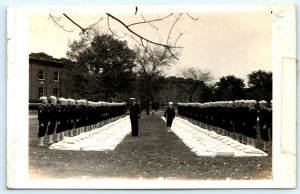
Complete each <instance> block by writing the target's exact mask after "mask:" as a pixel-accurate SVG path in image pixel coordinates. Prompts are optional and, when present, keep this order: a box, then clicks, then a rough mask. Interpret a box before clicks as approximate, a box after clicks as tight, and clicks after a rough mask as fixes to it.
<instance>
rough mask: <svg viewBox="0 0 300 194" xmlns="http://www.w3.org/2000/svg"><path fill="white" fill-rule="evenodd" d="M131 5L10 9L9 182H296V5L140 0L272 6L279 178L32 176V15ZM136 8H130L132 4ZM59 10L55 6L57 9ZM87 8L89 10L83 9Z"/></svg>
mask: <svg viewBox="0 0 300 194" xmlns="http://www.w3.org/2000/svg"><path fill="white" fill-rule="evenodd" d="M133 6H135V5H130V6H111V5H110V6H108V5H105V6H103V5H102V6H11V7H9V8H8V11H7V50H8V53H7V187H8V188H53V189H60V188H64V189H68V188H72V189H81V188H82V189H84V188H88V189H106V188H113V189H141V188H143V189H159V188H163V189H170V188H172V189H177V188H180V189H181V188H295V187H296V64H297V60H296V10H295V9H296V8H295V5H294V4H281V5H279V4H277V5H186V6H184V5H180V6H179V5H177V6H176V5H172V6H170V5H165V6H162V5H160V6H154V5H149V6H147V5H140V7H142V9H143V11H144V12H153V11H154V10H155V12H168V13H169V12H189V13H192V12H197V13H198V12H212V13H217V12H271V11H272V13H273V14H272V17H273V18H272V68H273V160H272V161H273V180H240V181H233V180H228V181H227V180H226V181H187V180H164V179H163V178H157V179H156V180H149V181H147V180H139V179H138V180H132V179H122V180H121V179H119V178H117V177H116V178H112V179H101V180H99V179H95V180H82V179H80V180H77V179H75V180H73V179H64V180H61V179H60V180H55V179H54V180H53V179H51V180H29V179H28V96H29V95H28V94H29V93H28V92H29V90H28V87H29V74H28V69H29V64H28V56H29V50H28V47H29V45H28V44H29V41H28V38H29V34H28V26H29V25H28V18H29V15H30V14H33V13H47V12H49V10H51V12H56V13H63V12H68V13H82V14H84V13H97V12H104V13H105V12H107V11H109V12H111V13H112V12H123V13H126V12H129V10H130V11H132V7H133ZM128 8H130V9H128ZM54 10H55V11H54ZM82 10H84V11H82Z"/></svg>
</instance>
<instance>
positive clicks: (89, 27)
mask: <svg viewBox="0 0 300 194" xmlns="http://www.w3.org/2000/svg"><path fill="white" fill-rule="evenodd" d="M102 20H103V17H101V18H100V19H99V20H98V21H97V22H95V23H94V24H92V25H90V26H88V27H87V28H85V29H86V30H88V29H91V28H92V27H93V26H95V25H96V24H98V23H99V22H100V21H102Z"/></svg>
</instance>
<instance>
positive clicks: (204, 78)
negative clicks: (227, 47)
mask: <svg viewBox="0 0 300 194" xmlns="http://www.w3.org/2000/svg"><path fill="white" fill-rule="evenodd" d="M180 76H181V77H183V78H185V79H187V80H189V84H184V82H183V83H182V84H179V85H178V86H179V87H180V88H181V89H182V90H183V92H185V93H187V94H189V101H190V102H192V101H193V96H194V94H195V92H196V91H197V89H199V88H205V89H206V86H207V84H209V83H210V82H211V81H212V80H213V76H212V74H211V72H210V71H208V70H202V69H197V68H194V67H189V68H183V69H182V70H181V71H180ZM205 91H206V90H205ZM203 95H204V96H205V95H206V94H205V93H203Z"/></svg>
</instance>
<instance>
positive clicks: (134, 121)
mask: <svg viewBox="0 0 300 194" xmlns="http://www.w3.org/2000/svg"><path fill="white" fill-rule="evenodd" d="M140 114H141V110H140V107H139V105H138V104H136V103H135V104H134V105H131V107H130V121H131V130H132V136H138V134H139V122H138V119H139V118H140Z"/></svg>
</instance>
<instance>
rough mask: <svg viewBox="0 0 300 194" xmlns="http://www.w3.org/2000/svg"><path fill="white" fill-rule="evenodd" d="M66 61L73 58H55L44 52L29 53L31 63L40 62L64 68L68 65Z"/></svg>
mask: <svg viewBox="0 0 300 194" xmlns="http://www.w3.org/2000/svg"><path fill="white" fill-rule="evenodd" d="M66 62H70V63H71V60H67V59H65V58H62V59H57V58H53V57H52V56H50V55H47V54H46V53H43V52H40V53H31V54H29V63H38V64H40V65H44V66H55V67H58V68H63V67H64V66H65V65H66Z"/></svg>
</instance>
